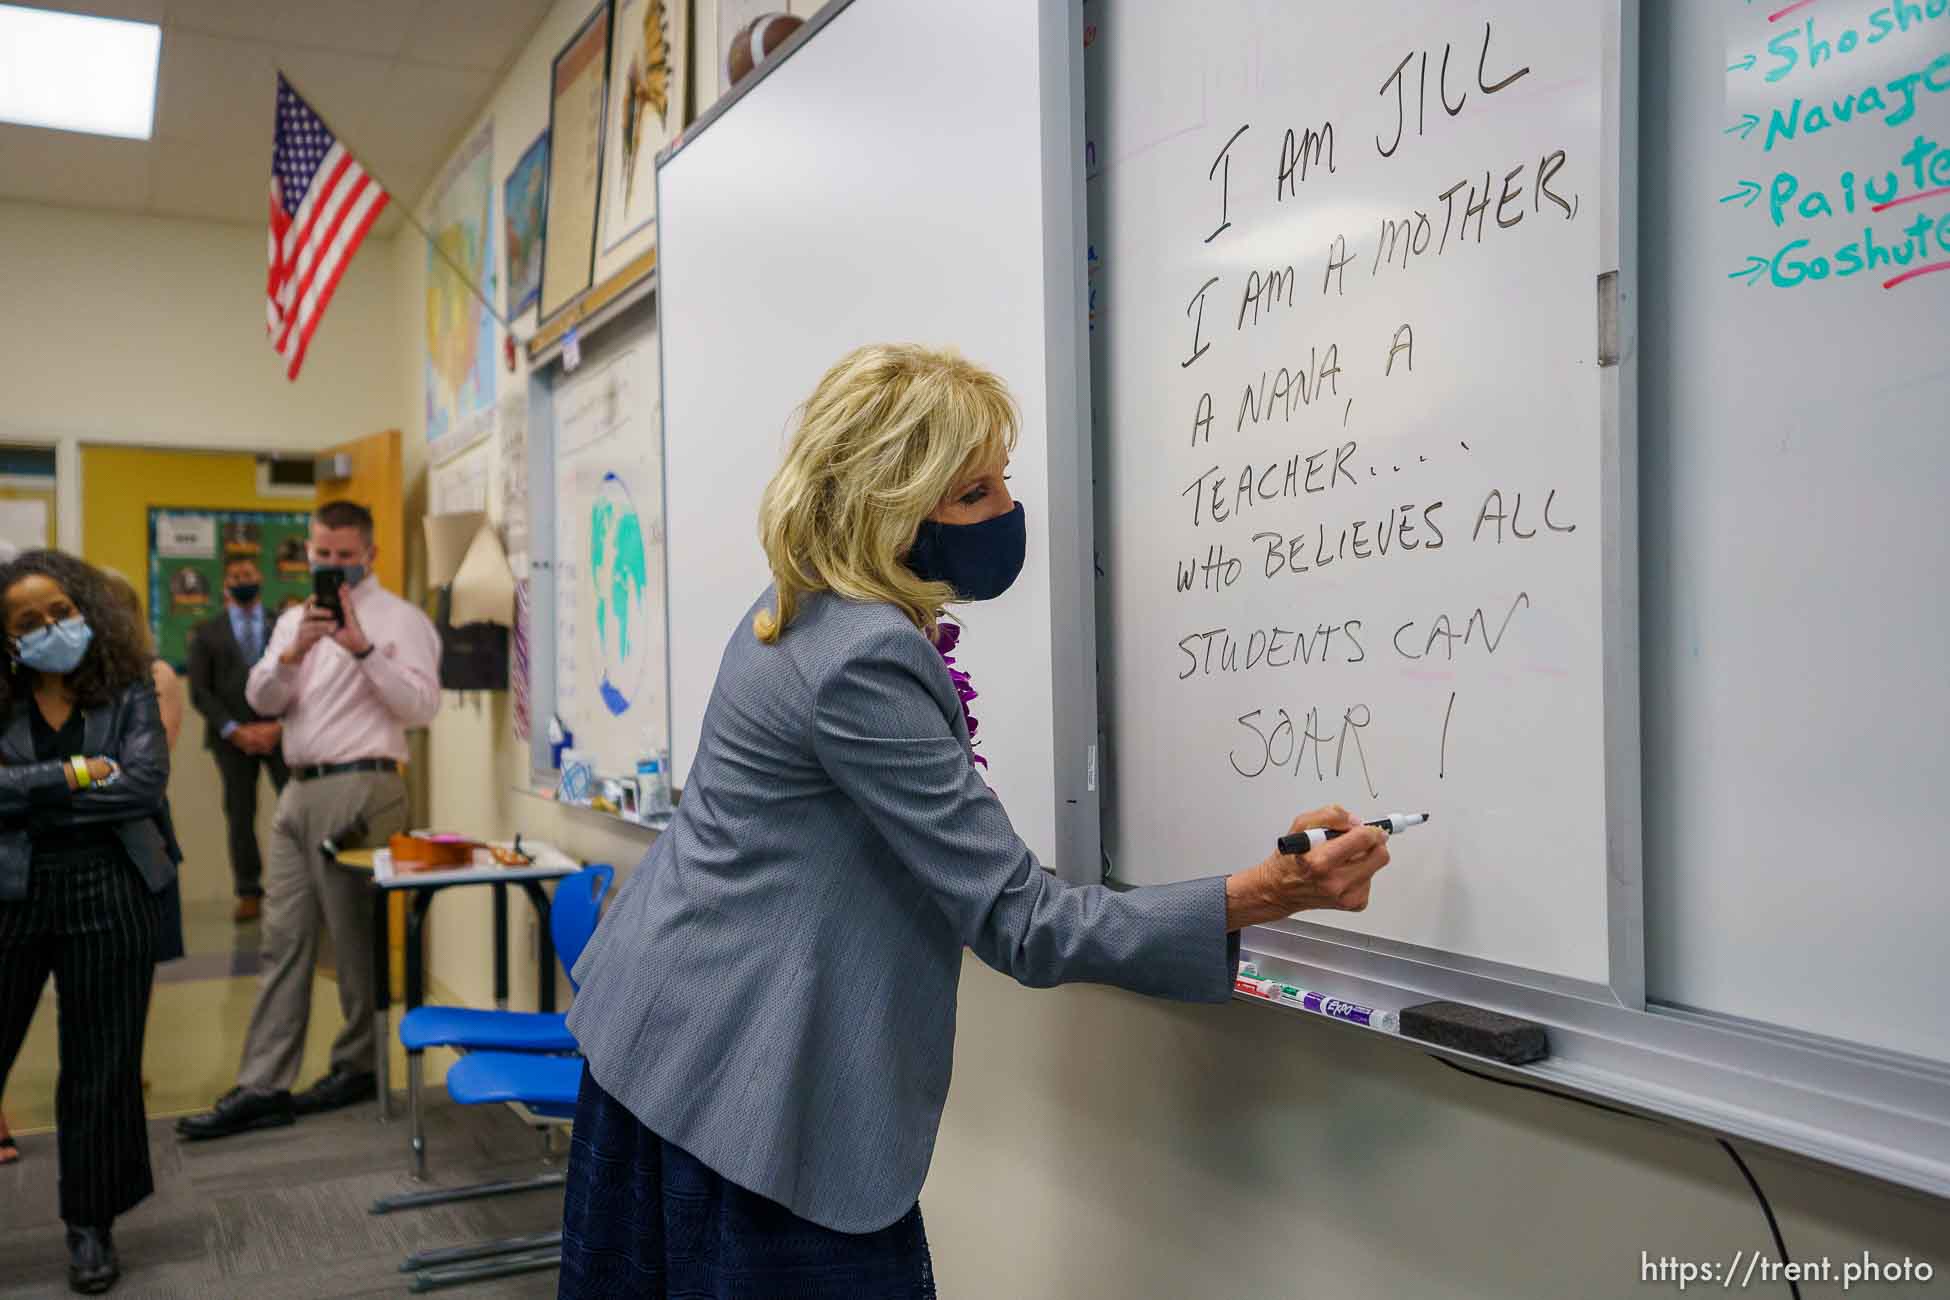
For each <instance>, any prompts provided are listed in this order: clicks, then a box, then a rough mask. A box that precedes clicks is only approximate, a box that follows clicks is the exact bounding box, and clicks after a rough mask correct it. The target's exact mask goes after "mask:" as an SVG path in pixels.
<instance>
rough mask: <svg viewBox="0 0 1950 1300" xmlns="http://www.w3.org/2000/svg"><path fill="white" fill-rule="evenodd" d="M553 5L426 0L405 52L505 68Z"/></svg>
mask: <svg viewBox="0 0 1950 1300" xmlns="http://www.w3.org/2000/svg"><path fill="white" fill-rule="evenodd" d="M553 7H554V5H553V3H552V0H421V3H420V13H419V17H418V18H417V19H416V20H415V21H414V23H413V27H412V30H411V31H410V32H409V33H408V34H407V38H406V44H405V46H404V47H403V48H402V50H401V54H402V55H403V56H404V57H406V58H408V59H413V60H417V61H419V62H423V63H445V64H455V65H458V66H460V67H465V68H478V69H480V70H481V71H484V72H499V71H500V70H501V69H502V68H504V67H506V66H507V64H508V63H509V61H510V60H511V59H512V58H513V57H514V54H515V52H516V51H517V50H519V49H521V48H522V47H523V46H524V45H526V44H527V43H528V39H529V38H530V37H531V36H533V35H534V34H535V32H536V30H537V29H538V28H539V27H540V26H541V24H542V20H543V19H544V18H546V17H548V12H549V10H550V9H552V8H553Z"/></svg>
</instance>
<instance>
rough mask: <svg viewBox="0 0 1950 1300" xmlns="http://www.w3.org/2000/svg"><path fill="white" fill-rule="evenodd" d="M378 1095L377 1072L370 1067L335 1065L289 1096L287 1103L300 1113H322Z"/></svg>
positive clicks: (369, 1099)
mask: <svg viewBox="0 0 1950 1300" xmlns="http://www.w3.org/2000/svg"><path fill="white" fill-rule="evenodd" d="M378 1095H379V1076H378V1075H377V1074H375V1073H373V1072H372V1071H371V1070H348V1069H346V1068H345V1067H344V1066H342V1065H335V1066H333V1067H332V1072H331V1073H330V1074H327V1075H326V1076H325V1077H324V1078H322V1079H320V1080H319V1081H318V1082H317V1083H314V1084H313V1085H312V1086H311V1087H309V1088H307V1089H305V1090H304V1091H303V1092H301V1093H298V1094H296V1095H295V1096H293V1097H292V1098H291V1105H292V1108H293V1109H294V1110H296V1111H297V1112H298V1113H299V1114H300V1115H323V1114H324V1113H325V1112H326V1111H328V1110H340V1109H342V1108H344V1107H346V1106H356V1105H358V1104H359V1103H360V1102H362V1101H371V1100H372V1099H373V1098H375V1097H377V1096H378Z"/></svg>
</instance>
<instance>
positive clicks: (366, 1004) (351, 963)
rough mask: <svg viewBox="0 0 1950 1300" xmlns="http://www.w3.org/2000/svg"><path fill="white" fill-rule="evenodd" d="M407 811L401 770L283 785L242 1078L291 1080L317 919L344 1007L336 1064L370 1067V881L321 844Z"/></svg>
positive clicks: (374, 835)
mask: <svg viewBox="0 0 1950 1300" xmlns="http://www.w3.org/2000/svg"><path fill="white" fill-rule="evenodd" d="M406 817H407V810H406V782H405V781H404V780H403V779H402V778H401V777H400V775H399V774H398V773H397V772H347V773H343V774H341V775H338V776H325V777H320V778H318V779H317V780H314V781H295V780H294V781H292V782H291V783H290V784H289V785H287V786H285V788H284V794H283V795H282V796H280V798H279V799H278V816H277V821H276V823H275V824H274V825H273V826H272V828H271V852H270V859H269V861H268V862H267V863H266V864H265V872H264V946H263V953H264V975H263V982H262V984H261V985H260V987H259V988H258V993H257V1006H256V1008H255V1009H254V1010H253V1011H252V1012H251V1027H250V1033H249V1034H248V1035H247V1036H246V1037H245V1039H244V1061H243V1065H242V1066H241V1067H239V1069H238V1071H237V1082H238V1084H239V1085H241V1086H242V1087H245V1088H251V1089H261V1090H265V1091H273V1092H280V1091H286V1090H288V1089H290V1088H291V1086H292V1085H293V1084H294V1083H296V1082H297V1078H298V1065H299V1061H300V1060H301V1059H302V1058H303V1056H304V1050H305V1031H306V1028H307V1026H308V1024H309V1022H310V1020H311V982H312V971H313V969H314V968H315V967H316V965H317V963H318V940H319V923H320V922H321V921H323V923H324V925H325V926H326V928H328V929H329V930H330V931H331V935H332V947H333V949H334V951H335V953H336V956H337V965H338V985H339V1010H340V1012H342V1013H343V1014H344V1016H345V1024H344V1026H343V1027H341V1028H340V1030H339V1033H338V1037H337V1038H335V1039H334V1040H333V1041H332V1064H333V1065H334V1066H335V1067H341V1068H343V1069H346V1070H351V1071H356V1072H364V1071H367V1070H370V1069H372V1068H373V1066H372V1062H373V1041H372V1017H373V986H372V945H373V942H374V936H373V933H372V903H371V898H370V895H369V893H368V891H369V890H370V889H371V881H370V878H369V877H367V876H366V875H364V874H363V873H358V872H353V871H348V870H346V869H345V868H344V867H341V866H339V865H338V864H336V863H334V862H332V861H331V860H330V859H329V858H327V857H326V855H325V852H324V850H323V849H322V848H321V847H320V845H321V844H322V843H323V842H324V841H325V840H327V839H331V840H333V841H334V842H335V843H337V845H338V846H339V847H340V848H341V849H348V848H358V847H369V846H376V845H383V844H385V843H386V841H387V839H388V837H390V836H392V835H394V834H396V833H398V832H401V831H404V830H405V829H406Z"/></svg>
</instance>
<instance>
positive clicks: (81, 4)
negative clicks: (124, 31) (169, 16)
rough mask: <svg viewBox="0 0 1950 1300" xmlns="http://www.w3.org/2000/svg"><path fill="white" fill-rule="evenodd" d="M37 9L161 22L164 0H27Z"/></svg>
mask: <svg viewBox="0 0 1950 1300" xmlns="http://www.w3.org/2000/svg"><path fill="white" fill-rule="evenodd" d="M25 2H26V3H28V4H30V5H32V7H34V8H36V9H55V10H59V11H61V12H62V13H70V14H93V15H95V17H97V18H127V19H130V20H132V21H134V22H139V23H161V22H162V21H163V8H164V6H163V0H25Z"/></svg>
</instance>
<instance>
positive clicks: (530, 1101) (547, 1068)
mask: <svg viewBox="0 0 1950 1300" xmlns="http://www.w3.org/2000/svg"><path fill="white" fill-rule="evenodd" d="M581 1085H582V1058H581V1057H580V1056H535V1055H531V1054H529V1053H526V1052H470V1053H468V1054H467V1055H466V1056H463V1057H461V1058H460V1060H458V1061H456V1062H454V1064H453V1067H452V1068H451V1069H449V1070H448V1071H447V1096H448V1097H449V1098H451V1099H452V1100H453V1101H455V1102H458V1103H459V1104H460V1105H462V1106H514V1107H516V1108H518V1109H519V1110H521V1111H525V1112H527V1114H526V1118H528V1119H529V1120H530V1122H531V1123H551V1122H564V1121H568V1120H572V1119H574V1118H575V1110H576V1095H577V1092H578V1091H579V1089H580V1088H581ZM544 1131H546V1130H544ZM564 1180H565V1175H564V1174H563V1173H561V1172H559V1171H558V1172H552V1173H547V1174H543V1175H541V1176H540V1177H538V1178H530V1179H523V1180H520V1181H518V1182H509V1183H483V1184H481V1185H479V1186H476V1187H470V1188H463V1189H459V1190H460V1192H461V1194H462V1195H464V1196H466V1197H467V1198H468V1199H473V1198H476V1197H481V1196H500V1195H503V1194H505V1193H508V1192H520V1191H531V1190H534V1189H536V1188H541V1187H560V1186H562V1184H563V1182H564ZM561 1262H562V1232H561V1229H559V1228H557V1229H554V1230H552V1231H548V1232H536V1233H529V1234H527V1235H525V1236H519V1237H499V1238H496V1239H494V1240H491V1241H480V1242H472V1243H469V1244H468V1245H465V1246H448V1247H443V1248H441V1249H438V1250H428V1251H421V1252H419V1253H417V1254H413V1255H408V1256H407V1257H406V1261H405V1262H404V1263H403V1264H401V1265H400V1270H401V1271H402V1272H406V1273H412V1274H413V1281H412V1282H411V1284H410V1289H411V1290H413V1291H434V1290H438V1289H440V1288H443V1287H451V1286H471V1285H474V1284H476V1283H480V1282H485V1281H488V1280H490V1279H492V1278H500V1277H512V1276H514V1275H515V1274H518V1273H534V1272H540V1271H543V1270H546V1269H551V1268H557V1267H560V1265H561Z"/></svg>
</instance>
